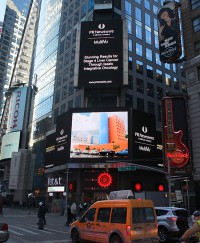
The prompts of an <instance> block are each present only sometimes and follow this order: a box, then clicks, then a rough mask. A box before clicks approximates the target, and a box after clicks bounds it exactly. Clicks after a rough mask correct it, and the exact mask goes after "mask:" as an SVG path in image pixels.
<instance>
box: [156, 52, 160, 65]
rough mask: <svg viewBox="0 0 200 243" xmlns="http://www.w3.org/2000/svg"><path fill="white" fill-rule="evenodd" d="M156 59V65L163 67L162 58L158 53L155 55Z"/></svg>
mask: <svg viewBox="0 0 200 243" xmlns="http://www.w3.org/2000/svg"><path fill="white" fill-rule="evenodd" d="M155 58H156V64H158V65H160V66H161V61H160V56H159V54H158V53H156V54H155Z"/></svg>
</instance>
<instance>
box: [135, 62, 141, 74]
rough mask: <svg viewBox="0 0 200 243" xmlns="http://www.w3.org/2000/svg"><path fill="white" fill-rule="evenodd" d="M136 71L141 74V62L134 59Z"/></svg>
mask: <svg viewBox="0 0 200 243" xmlns="http://www.w3.org/2000/svg"><path fill="white" fill-rule="evenodd" d="M136 72H137V73H140V74H143V62H140V61H138V60H136Z"/></svg>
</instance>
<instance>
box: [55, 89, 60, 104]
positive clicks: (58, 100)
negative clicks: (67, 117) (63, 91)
mask: <svg viewBox="0 0 200 243" xmlns="http://www.w3.org/2000/svg"><path fill="white" fill-rule="evenodd" d="M58 102H60V90H57V91H56V96H55V104H57V103H58Z"/></svg>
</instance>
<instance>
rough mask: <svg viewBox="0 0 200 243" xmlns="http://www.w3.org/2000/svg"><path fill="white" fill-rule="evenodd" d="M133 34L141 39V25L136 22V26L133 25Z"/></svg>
mask: <svg viewBox="0 0 200 243" xmlns="http://www.w3.org/2000/svg"><path fill="white" fill-rule="evenodd" d="M135 34H136V37H137V38H138V39H140V40H142V26H141V25H138V24H136V26H135Z"/></svg>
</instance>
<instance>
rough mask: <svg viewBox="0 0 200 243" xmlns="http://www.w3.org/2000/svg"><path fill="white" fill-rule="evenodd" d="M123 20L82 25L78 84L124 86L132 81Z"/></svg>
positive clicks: (80, 85)
mask: <svg viewBox="0 0 200 243" xmlns="http://www.w3.org/2000/svg"><path fill="white" fill-rule="evenodd" d="M124 29H125V23H124V22H123V20H121V19H115V20H107V21H92V22H91V21H89V22H82V23H81V29H80V31H79V32H80V34H79V35H78V37H77V48H76V66H75V80H74V85H75V86H78V87H84V88H110V87H120V86H122V85H123V84H127V82H128V61H127V60H128V57H127V55H128V50H127V38H125V36H126V35H125V31H124Z"/></svg>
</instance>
